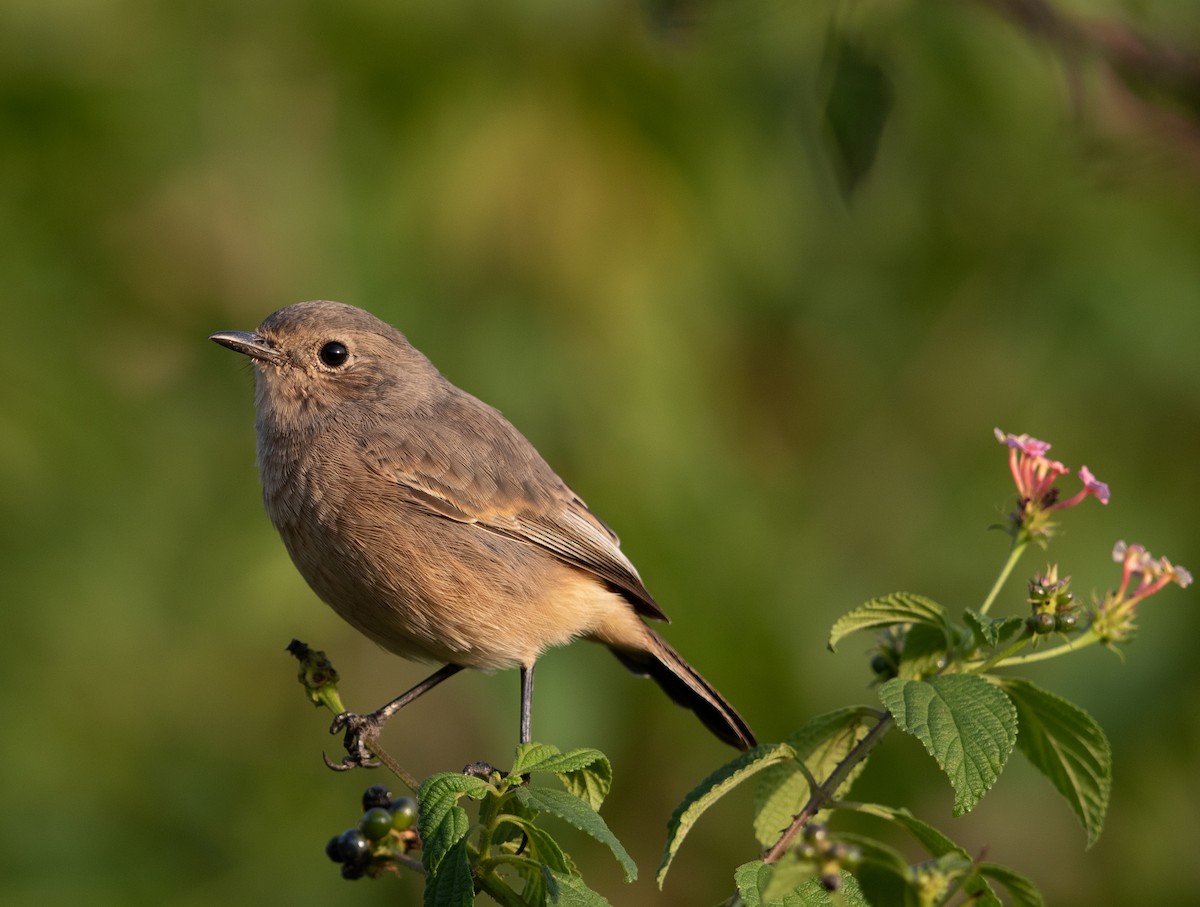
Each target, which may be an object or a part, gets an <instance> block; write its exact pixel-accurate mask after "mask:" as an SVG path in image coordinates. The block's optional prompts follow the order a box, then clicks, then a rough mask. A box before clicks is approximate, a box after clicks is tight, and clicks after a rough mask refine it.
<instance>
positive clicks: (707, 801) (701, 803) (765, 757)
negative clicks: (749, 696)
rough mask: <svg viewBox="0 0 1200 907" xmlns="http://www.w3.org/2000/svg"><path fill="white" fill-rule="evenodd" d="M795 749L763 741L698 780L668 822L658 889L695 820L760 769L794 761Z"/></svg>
mask: <svg viewBox="0 0 1200 907" xmlns="http://www.w3.org/2000/svg"><path fill="white" fill-rule="evenodd" d="M795 759H796V752H795V750H793V749H792V748H791V747H790V746H788V745H787V744H786V743H774V744H769V743H764V744H760V745H759V746H756V747H754V749H751V750H748V751H747V752H745V753H742V754H741V755H740V756H737V757H736V758H734V759H732V760H731V761H729V762H727V763H725V764H724V765H723V766H721V767H720V768H719V769H717V770H716V771H715V772H713V773H712V774H711V775H709V776H708V777H707V778H705V779H704V780H703V781H701V782H700V784H698V785H697V786H696V787H695V788H694V789H693V790H692V791H691V792H690V793H689V794H688V795H687V796H686V797H684V798H683V802H681V803H680V804H679V806H677V807H676V808H675V812H674V813H673V814H672V815H671V819H670V821H669V822H668V823H667V843H666V847H664V848H663V855H662V860H661V861H660V862H659V865H658V875H657V876H656V878H657V880H658V885H659V887H660V888H661V887H662V884H663V880H664V879H666V877H667V871H668V870H669V869H670V868H671V861H672V860H673V859H675V854H676V853H677V852H678V850H679V847H680V845H681V844H682V843H683V839H684V838H685V837H686V836H687V833H688V832H689V831H691V829H692V826H693V825H694V824H695V823H696V820H697V819H699V818H700V816H701V815H703V814H704V811H705V810H707V809H708V808H709V807H710V806H712V805H713V804H714V803H716V802H717V801H718V800H719V799H721V797H723V796H724V795H725V794H727V793H729V791H731V790H733V789H734V788H735V787H737V786H738V785H739V784H741V783H742V782H743V781H745V780H746V779H748V778H751V777H753V776H754V775H756V774H758V773H759V772H761V771H762V770H763V769H766V768H769V767H770V766H772V765H776V764H778V763H781V762H784V761H786V760H795Z"/></svg>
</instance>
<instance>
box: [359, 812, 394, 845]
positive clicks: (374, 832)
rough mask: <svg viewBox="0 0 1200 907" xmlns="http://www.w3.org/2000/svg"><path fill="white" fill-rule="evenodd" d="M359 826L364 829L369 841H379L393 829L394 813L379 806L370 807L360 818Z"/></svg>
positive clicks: (363, 831)
mask: <svg viewBox="0 0 1200 907" xmlns="http://www.w3.org/2000/svg"><path fill="white" fill-rule="evenodd" d="M358 827H359V828H361V829H362V833H363V834H364V835H366V837H367V840H368V841H378V840H379V839H380V838H382V837H383V836H384V835H386V834H387V833H388V832H389V831H391V830H392V814H391V813H390V812H388V811H387V810H386V809H381V808H380V807H378V806H376V807H375V808H374V809H368V810H367V811H366V812H365V813H363V817H362V818H361V819H359V820H358Z"/></svg>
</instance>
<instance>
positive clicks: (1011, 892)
mask: <svg viewBox="0 0 1200 907" xmlns="http://www.w3.org/2000/svg"><path fill="white" fill-rule="evenodd" d="M978 868H979V873H980V875H985V876H987V877H988V878H991V879H995V880H996V881H997V882H999V883H1000V884H1001V885H1003V886H1004V889H1005V890H1006V891H1007V892H1008V897H1009V900H1010V901H1012V904H1013V907H1044V905H1045V901H1043V900H1042V893H1041V892H1040V891H1038V889H1037V886H1036V885H1034V884H1033V882H1031V881H1030V880H1029V879H1027V878H1026V877H1025V876H1023V875H1021V874H1020V873H1019V872H1015V871H1013V870H1011V869H1009V868H1008V867H1007V866H1001V865H999V864H998V863H980V864H979V867H978Z"/></svg>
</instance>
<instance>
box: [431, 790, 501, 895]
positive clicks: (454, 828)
mask: <svg viewBox="0 0 1200 907" xmlns="http://www.w3.org/2000/svg"><path fill="white" fill-rule="evenodd" d="M488 789H489V787H488V784H487V782H486V781H483V780H482V779H480V778H475V777H473V776H470V775H462V774H458V773H456V772H442V773H440V774H437V775H430V776H429V777H428V778H426V779H425V782H424V783H423V784H422V785H421V789H420V791H418V793H417V799H418V801H419V802H420V804H421V807H420V812H419V814H418V819H417V821H418V827H419V828H420V831H421V842H422V850H421V862H422V863H423V864H424V865H425V869H426V871H427V872H428V873H429V874H430V875H431V876H432V875H434V874H436V873H437V872H438V871H439V868H440V866H441V863H442V861H443V860H444V859H445V858H446V856H447V854H448V853H449V852H450V849H451V848H452V847H454V846H455V845H456V844H457V843H458V842H459V841H461V840H462V838H463V837H464V836H465V835H466V833H467V831H468V829H469V828H470V827H471V823H470V821H469V820H468V819H467V813H466V810H464V809H463V808H462V807H461V806H459V805H458V798H459V797H461V796H462V795H463V794H466V795H467V796H470V797H473V798H475V799H479V798H480V797H482V796H483V795H484V794H485V793H486V792H487V791H488Z"/></svg>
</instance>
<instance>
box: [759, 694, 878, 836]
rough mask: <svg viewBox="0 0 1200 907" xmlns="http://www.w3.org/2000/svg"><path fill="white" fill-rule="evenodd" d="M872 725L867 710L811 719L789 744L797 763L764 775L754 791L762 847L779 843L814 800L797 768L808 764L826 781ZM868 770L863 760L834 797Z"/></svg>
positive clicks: (779, 766)
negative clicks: (862, 771) (863, 771)
mask: <svg viewBox="0 0 1200 907" xmlns="http://www.w3.org/2000/svg"><path fill="white" fill-rule="evenodd" d="M872 721H873V719H872V718H871V716H870V715H867V714H865V713H864V712H863V710H862V709H857V708H846V709H838V710H836V711H833V712H827V713H826V714H824V715H818V716H816V717H815V718H810V719H809V720H808V721H806V722H805V723H804V724H803V725H802V726H801V727H800V729H799V730H797V731H796V732H795V733H793V734H792V735H791V736H789V737H788V738H787V740H786V741H785V742H786V743H787V744H788V745H790V746H791V747H792V749H793V750H794V751H795V753H796V756H795V759H793V760H788V761H787V762H783V763H780V764H778V765H774V766H771V767H770V768H769V769H767V770H766V771H764V772H763V774H762V779H761V780H760V781H759V783H758V787H757V789H756V791H755V798H754V799H755V805H754V834H755V837H756V838H757V839H758V842H759V843H760V844H761V845H762V846H763V847H770V846H771V845H772V844H774V843H775V840H776V839H777V838H778V837H779V835H780V834H781V833H782V831H783V830H784V829H785V828H787V827H788V826H789V825H790V824H791V823H792V819H793V818H794V817H795V815H796V814H797V813H798V812H800V810H801V809H803V808H804V805H805V804H806V803H807V802H808V799H809V797H811V796H812V792H811V791H810V790H809V785H808V779H807V778H805V777H804V773H803V772H801V771H800V768H799V767H798V766H797V764H796V763H797V762H798V761H803V762H804V764H805V765H807V766H808V769H809V771H810V772H811V774H812V775H813V777H814V778H816V779H817V780H818V781H823V780H824V779H825V778H827V777H829V774H830V773H831V772H832V771H833V769H834V768H835V767H836V766H837V764H838V763H839V762H841V761H842V759H844V758H845V757H846V754H847V753H849V752H850V750H851V749H853V748H854V745H855V744H856V743H858V741H859V740H861V739H862V738H863V737H864V736H866V732H867V730H868V729H869V722H872ZM865 764H866V761H865V760H864V761H863V762H862V763H860V764H859V765H858V766H857V767H855V769H854V771H853V772H851V773H850V775H849V776H848V777H847V778H846V781H845V783H844V784H843V785H842V786H841V787H839V788H838V790H837V791H832V792H831V793H832V794H833V796H835V797H836V796H838V795H839V793H841V792H842V791H845V790H847V789H848V788H849V786H850V784H851V783H853V781H854V779H855V778H857V777H858V774H859V772H860V771H861V770H862V768H863V766H865Z"/></svg>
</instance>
